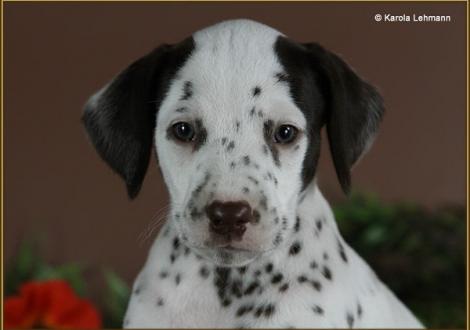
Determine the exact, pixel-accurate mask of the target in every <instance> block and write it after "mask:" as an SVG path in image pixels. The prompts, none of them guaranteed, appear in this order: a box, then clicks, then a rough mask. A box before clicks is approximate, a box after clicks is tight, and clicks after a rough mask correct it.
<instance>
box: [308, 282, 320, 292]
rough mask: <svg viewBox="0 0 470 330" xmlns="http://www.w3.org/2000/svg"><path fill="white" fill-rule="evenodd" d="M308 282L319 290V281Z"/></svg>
mask: <svg viewBox="0 0 470 330" xmlns="http://www.w3.org/2000/svg"><path fill="white" fill-rule="evenodd" d="M310 284H311V285H312V286H313V288H314V289H315V290H317V291H321V288H322V285H321V283H320V282H318V281H315V280H312V281H310Z"/></svg>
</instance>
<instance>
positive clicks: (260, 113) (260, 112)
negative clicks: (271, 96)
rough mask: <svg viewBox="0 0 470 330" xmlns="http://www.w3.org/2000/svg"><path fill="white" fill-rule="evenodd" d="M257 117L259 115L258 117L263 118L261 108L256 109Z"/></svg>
mask: <svg viewBox="0 0 470 330" xmlns="http://www.w3.org/2000/svg"><path fill="white" fill-rule="evenodd" d="M258 117H260V118H263V117H264V113H263V111H261V110H259V111H258Z"/></svg>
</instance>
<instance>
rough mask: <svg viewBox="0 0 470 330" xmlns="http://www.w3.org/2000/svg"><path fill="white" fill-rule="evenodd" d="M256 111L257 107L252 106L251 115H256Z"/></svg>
mask: <svg viewBox="0 0 470 330" xmlns="http://www.w3.org/2000/svg"><path fill="white" fill-rule="evenodd" d="M255 113H256V109H255V107H253V108H251V110H250V117H253V116H254V115H255Z"/></svg>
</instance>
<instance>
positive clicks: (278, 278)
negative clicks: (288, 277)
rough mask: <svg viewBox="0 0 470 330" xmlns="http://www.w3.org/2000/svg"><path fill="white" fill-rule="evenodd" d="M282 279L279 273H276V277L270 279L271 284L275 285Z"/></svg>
mask: <svg viewBox="0 0 470 330" xmlns="http://www.w3.org/2000/svg"><path fill="white" fill-rule="evenodd" d="M283 278H284V276H283V275H282V274H281V273H277V274H276V275H274V276H273V277H272V279H271V283H272V284H277V283H279V282H281V281H282V279H283Z"/></svg>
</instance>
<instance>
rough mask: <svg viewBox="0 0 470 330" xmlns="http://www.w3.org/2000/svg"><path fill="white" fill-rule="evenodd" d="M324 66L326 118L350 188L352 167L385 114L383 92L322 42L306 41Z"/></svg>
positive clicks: (342, 174) (337, 165)
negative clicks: (328, 49)
mask: <svg viewBox="0 0 470 330" xmlns="http://www.w3.org/2000/svg"><path fill="white" fill-rule="evenodd" d="M304 46H305V47H306V48H307V49H308V51H309V52H310V56H311V57H312V59H313V62H314V65H315V66H316V67H317V68H318V69H319V70H320V73H321V79H322V80H323V81H322V85H323V86H324V87H325V88H324V95H325V101H326V104H325V106H326V113H325V121H326V127H327V134H328V140H329V144H330V150H331V155H332V158H333V163H334V165H335V169H336V174H337V176H338V179H339V182H340V185H341V187H342V189H343V191H344V192H346V193H347V192H349V190H350V185H351V174H350V171H351V168H352V166H353V165H354V164H355V163H356V162H357V161H358V160H359V158H360V157H361V156H362V155H363V154H364V153H365V152H366V151H367V150H368V148H369V147H370V146H371V144H372V142H373V140H374V137H375V134H376V132H377V129H378V126H379V123H380V121H381V119H382V116H383V114H384V107H383V100H382V97H381V96H380V95H379V93H378V92H377V91H376V90H375V89H374V88H373V87H372V86H371V85H369V84H368V83H367V82H365V81H363V80H362V79H361V78H360V77H359V76H358V75H357V74H356V73H355V72H354V71H353V70H352V69H351V68H350V67H349V66H348V65H347V64H346V63H345V62H344V61H343V60H342V59H340V58H339V57H338V56H337V55H335V54H333V53H331V52H329V51H327V50H325V49H324V48H323V47H321V46H320V45H318V44H315V43H310V44H304Z"/></svg>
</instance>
